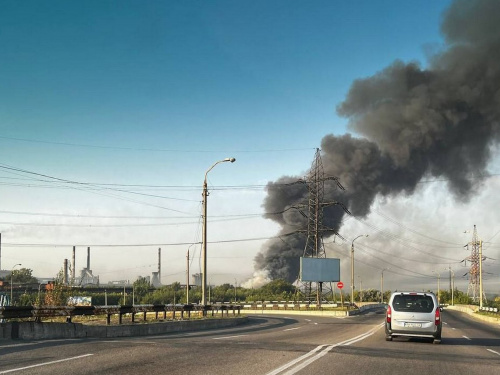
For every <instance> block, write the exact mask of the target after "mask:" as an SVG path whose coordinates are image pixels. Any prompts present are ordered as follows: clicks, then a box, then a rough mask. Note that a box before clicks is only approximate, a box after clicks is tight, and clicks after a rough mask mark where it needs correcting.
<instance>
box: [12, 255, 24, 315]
mask: <svg viewBox="0 0 500 375" xmlns="http://www.w3.org/2000/svg"><path fill="white" fill-rule="evenodd" d="M16 266H22V264H21V263H17V264H14V266H13V267H12V268H11V270H10V304H11V306H14V300H13V298H12V297H13V290H12V284H13V277H12V273H13V272H14V268H16Z"/></svg>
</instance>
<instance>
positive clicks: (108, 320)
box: [106, 314, 111, 326]
mask: <svg viewBox="0 0 500 375" xmlns="http://www.w3.org/2000/svg"><path fill="white" fill-rule="evenodd" d="M110 324H111V314H106V325H108V326H109V325H110Z"/></svg>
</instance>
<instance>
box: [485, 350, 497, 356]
mask: <svg viewBox="0 0 500 375" xmlns="http://www.w3.org/2000/svg"><path fill="white" fill-rule="evenodd" d="M486 350H487V351H489V352H491V353H495V354H496V355H500V353H499V352H497V351H495V350H493V349H486Z"/></svg>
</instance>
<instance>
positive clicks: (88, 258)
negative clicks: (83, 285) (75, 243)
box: [87, 246, 90, 270]
mask: <svg viewBox="0 0 500 375" xmlns="http://www.w3.org/2000/svg"><path fill="white" fill-rule="evenodd" d="M87 270H90V246H89V247H87Z"/></svg>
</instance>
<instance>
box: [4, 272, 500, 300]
mask: <svg viewBox="0 0 500 375" xmlns="http://www.w3.org/2000/svg"><path fill="white" fill-rule="evenodd" d="M10 280H11V275H8V276H7V277H5V278H4V281H7V282H10ZM12 280H13V282H14V285H16V284H17V285H18V286H17V287H16V294H15V296H14V302H15V305H17V306H64V305H66V304H67V301H68V298H70V297H90V300H91V304H92V305H96V306H102V305H106V304H107V305H132V304H135V305H140V304H186V303H191V304H197V303H199V302H200V301H201V288H199V287H191V288H190V290H189V300H187V295H186V288H185V286H184V285H181V284H180V283H178V282H176V283H172V284H170V285H164V286H161V287H158V288H154V287H152V286H151V285H150V284H149V282H148V279H146V278H145V277H139V278H138V279H137V280H136V281H135V282H134V283H133V285H128V286H125V288H124V287H112V286H108V285H101V286H97V287H86V288H81V287H70V286H66V285H65V284H64V283H63V282H62V280H63V275H62V272H60V273H59V274H58V276H57V277H56V279H55V281H54V283H53V284H47V285H48V287H47V286H45V285H44V286H43V287H42V286H41V285H39V284H38V282H37V279H36V278H35V277H33V276H32V271H31V270H30V269H25V268H22V269H20V270H14V271H13V273H12ZM19 285H21V288H22V286H23V285H24V286H25V288H22V289H23V291H22V293H19V289H20V288H19ZM2 293H3V294H6V295H8V294H9V293H10V286H8V287H4V288H3V290H1V289H0V294H2ZM390 294H391V291H390V290H387V291H384V296H383V300H384V301H387V300H388V298H389V296H390ZM208 298H209V300H210V301H211V303H219V302H220V303H246V304H250V303H258V302H264V301H270V302H271V301H277V302H282V301H287V302H298V301H306V298H305V296H304V295H303V294H302V293H301V292H300V291H299V290H298V289H297V288H296V286H295V285H293V284H291V283H289V282H287V281H285V280H273V281H271V282H269V283H267V284H266V285H263V286H262V287H260V288H243V287H241V286H237V285H233V284H229V283H226V284H222V285H217V286H210V287H209V288H208ZM323 300H324V301H325V302H334V303H341V302H344V303H346V304H348V302H349V301H350V295H349V294H347V293H341V292H340V290H339V289H336V288H334V291H333V292H332V293H330V294H329V295H327V296H324V298H323ZM439 300H440V303H441V304H443V305H451V304H452V302H453V303H454V304H462V305H464V304H465V305H472V304H473V302H472V300H471V299H470V298H469V297H468V296H467V294H466V293H464V292H462V291H460V290H458V289H455V290H454V291H453V301H452V293H451V291H449V290H443V289H442V290H440V292H439ZM354 301H355V302H356V303H357V304H358V303H359V302H380V301H381V296H380V291H379V290H376V289H367V290H363V291H361V292H360V291H357V290H356V291H354ZM484 305H485V306H488V307H496V308H498V309H499V310H500V297H496V298H493V299H491V300H488V302H487V303H485V304H484Z"/></svg>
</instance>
